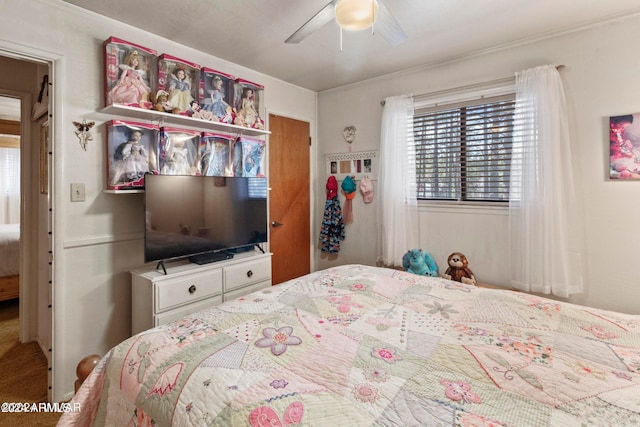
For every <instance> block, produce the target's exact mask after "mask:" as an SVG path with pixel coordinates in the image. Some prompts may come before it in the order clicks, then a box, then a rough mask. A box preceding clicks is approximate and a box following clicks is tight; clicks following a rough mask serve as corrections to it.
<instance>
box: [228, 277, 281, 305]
mask: <svg viewBox="0 0 640 427" xmlns="http://www.w3.org/2000/svg"><path fill="white" fill-rule="evenodd" d="M270 286H271V280H265V281H264V282H260V283H255V284H253V285H249V286H245V287H244V288H240V289H236V290H233V291H231V292H225V293H224V301H225V302H227V301H230V300H232V299H235V298H240V297H242V296H245V295H247V294H250V293H251V292H255V291H259V290H260V289H265V288H269V287H270Z"/></svg>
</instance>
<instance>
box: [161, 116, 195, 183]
mask: <svg viewBox="0 0 640 427" xmlns="http://www.w3.org/2000/svg"><path fill="white" fill-rule="evenodd" d="M201 134H202V132H200V131H197V130H190V129H182V128H176V127H163V128H161V129H160V139H159V143H158V166H159V173H160V174H161V175H198V174H199V172H198V148H199V147H200V136H201Z"/></svg>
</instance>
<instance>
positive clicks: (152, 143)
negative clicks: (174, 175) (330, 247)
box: [107, 120, 159, 190]
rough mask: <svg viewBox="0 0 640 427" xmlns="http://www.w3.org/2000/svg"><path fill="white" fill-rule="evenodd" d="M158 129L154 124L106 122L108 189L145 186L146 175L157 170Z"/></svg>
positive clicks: (119, 121) (127, 188)
mask: <svg viewBox="0 0 640 427" xmlns="http://www.w3.org/2000/svg"><path fill="white" fill-rule="evenodd" d="M158 132H159V127H158V126H157V125H155V124H149V123H138V122H129V121H123V120H112V121H110V122H107V189H109V190H133V189H139V188H144V174H145V173H148V172H149V173H157V171H158V168H157V158H156V151H157V141H158Z"/></svg>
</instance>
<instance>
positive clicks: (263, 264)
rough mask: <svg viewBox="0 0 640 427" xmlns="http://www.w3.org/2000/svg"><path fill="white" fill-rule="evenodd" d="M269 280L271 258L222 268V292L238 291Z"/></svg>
mask: <svg viewBox="0 0 640 427" xmlns="http://www.w3.org/2000/svg"><path fill="white" fill-rule="evenodd" d="M270 278H271V257H266V258H262V259H259V260H256V261H253V262H249V263H242V264H238V265H231V266H229V267H225V268H224V291H225V292H228V291H230V290H232V289H238V288H242V287H245V286H247V285H250V284H252V283H256V282H262V281H264V280H268V279H270Z"/></svg>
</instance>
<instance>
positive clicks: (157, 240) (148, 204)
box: [144, 174, 267, 262]
mask: <svg viewBox="0 0 640 427" xmlns="http://www.w3.org/2000/svg"><path fill="white" fill-rule="evenodd" d="M266 192H267V186H266V178H248V177H213V176H175V175H153V174H147V175H146V176H145V238H144V259H145V262H151V261H162V260H169V259H176V258H185V257H191V256H194V255H199V254H207V253H215V252H226V251H229V250H230V249H239V248H245V247H247V248H252V247H253V246H254V245H255V244H258V243H263V242H266V241H267V195H266ZM195 262H197V261H195Z"/></svg>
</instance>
